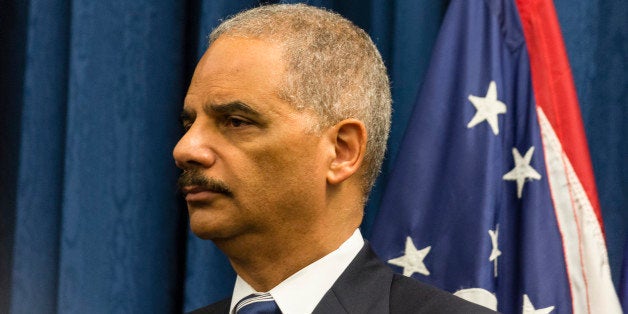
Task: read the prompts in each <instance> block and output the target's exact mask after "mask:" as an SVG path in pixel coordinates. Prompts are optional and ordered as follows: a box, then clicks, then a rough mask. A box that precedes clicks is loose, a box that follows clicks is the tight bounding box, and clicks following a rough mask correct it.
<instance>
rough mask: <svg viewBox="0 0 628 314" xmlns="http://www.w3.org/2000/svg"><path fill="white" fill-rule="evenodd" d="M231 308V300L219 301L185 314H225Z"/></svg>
mask: <svg viewBox="0 0 628 314" xmlns="http://www.w3.org/2000/svg"><path fill="white" fill-rule="evenodd" d="M230 306H231V298H227V299H223V300H220V301H218V302H216V303H213V304H210V305H208V306H204V307H202V308H199V309H196V310H194V311H191V312H188V313H187V314H227V313H229V307H230Z"/></svg>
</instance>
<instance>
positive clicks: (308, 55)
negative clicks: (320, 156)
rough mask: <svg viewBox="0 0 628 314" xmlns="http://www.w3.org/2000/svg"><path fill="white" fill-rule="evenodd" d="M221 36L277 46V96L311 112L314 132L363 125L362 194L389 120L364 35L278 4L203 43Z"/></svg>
mask: <svg viewBox="0 0 628 314" xmlns="http://www.w3.org/2000/svg"><path fill="white" fill-rule="evenodd" d="M222 35H225V36H238V37H247V38H261V39H268V40H271V41H273V42H277V43H278V44H279V45H280V46H281V47H282V49H283V58H284V60H285V62H286V68H287V74H286V76H287V77H286V78H285V79H286V81H285V82H284V84H282V85H283V87H282V88H281V89H282V90H281V91H279V93H280V96H281V97H282V98H284V99H286V100H287V101H289V102H291V103H292V104H294V105H295V106H296V107H297V108H298V109H304V108H307V109H311V110H313V111H314V112H315V113H316V114H317V116H318V118H319V121H318V124H317V125H316V128H317V129H318V130H321V129H323V128H327V127H331V126H333V125H335V124H337V123H338V122H340V121H342V120H344V119H349V118H354V119H357V120H360V121H362V122H363V123H364V124H365V126H366V130H367V144H366V153H365V155H364V167H363V168H364V171H363V172H362V177H363V180H362V188H363V192H364V194H365V196H366V195H368V192H369V191H370V190H371V188H372V187H373V184H374V183H375V179H376V178H377V175H378V174H379V171H380V168H381V165H382V161H383V159H384V153H385V151H386V141H387V139H388V132H389V130H390V115H391V97H390V84H389V82H388V76H387V75H386V67H385V66H384V62H383V61H382V57H381V55H380V54H379V52H378V51H377V48H376V47H375V44H373V41H371V39H370V37H369V36H368V34H366V32H364V31H363V30H362V29H360V28H359V27H357V26H355V25H354V24H353V23H351V22H350V21H348V20H347V19H345V18H343V17H342V16H340V15H339V14H336V13H333V12H329V11H326V10H324V9H320V8H315V7H311V6H307V5H304V4H296V5H289V4H280V5H266V6H261V7H258V8H254V9H251V10H248V11H244V12H241V13H239V14H237V15H235V16H233V17H231V18H230V19H228V20H226V21H224V22H223V23H222V24H220V25H219V26H218V27H217V28H216V29H214V31H213V32H212V33H211V34H210V36H209V44H210V45H211V44H212V43H213V42H214V41H215V40H216V39H217V38H218V37H220V36H222Z"/></svg>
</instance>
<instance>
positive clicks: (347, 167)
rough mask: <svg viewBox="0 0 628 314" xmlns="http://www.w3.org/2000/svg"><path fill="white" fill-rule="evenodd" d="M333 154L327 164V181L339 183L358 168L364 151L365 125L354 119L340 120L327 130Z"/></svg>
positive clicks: (362, 159)
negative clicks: (332, 145) (332, 146)
mask: <svg viewBox="0 0 628 314" xmlns="http://www.w3.org/2000/svg"><path fill="white" fill-rule="evenodd" d="M329 131H330V132H331V133H330V134H329V136H330V137H331V140H332V143H334V150H335V155H334V157H333V159H332V160H331V163H330V165H329V170H328V172H327V182H328V183H329V184H339V183H341V182H343V181H345V180H347V179H348V178H349V177H351V176H352V175H353V174H354V173H356V172H357V171H358V169H360V167H361V166H362V162H363V161H364V153H365V151H366V138H367V137H366V127H365V126H364V123H362V121H360V120H356V119H346V120H342V121H340V122H339V123H338V124H336V125H335V126H334V127H333V128H331V129H330V130H329Z"/></svg>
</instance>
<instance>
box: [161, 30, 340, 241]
mask: <svg viewBox="0 0 628 314" xmlns="http://www.w3.org/2000/svg"><path fill="white" fill-rule="evenodd" d="M284 76H285V74H284V64H283V61H282V60H281V49H280V48H279V47H277V46H276V45H275V44H273V43H270V42H266V41H263V40H256V39H244V38H235V37H225V36H223V37H221V38H219V39H218V40H216V41H215V42H214V43H213V44H212V45H211V47H210V48H209V49H208V50H207V52H206V53H205V55H204V56H203V58H202V59H201V61H200V62H199V64H198V66H197V68H196V70H195V73H194V76H193V78H192V82H191V84H190V87H189V90H188V93H187V95H186V97H185V104H184V108H183V113H182V120H183V125H184V128H185V129H186V132H185V134H184V135H183V137H182V138H181V140H180V141H179V143H178V144H177V145H176V147H175V148H174V152H173V155H174V158H175V160H176V164H177V166H178V167H179V168H181V169H183V170H184V172H183V175H182V177H181V180H180V184H181V185H182V191H183V193H184V194H185V195H186V201H187V205H188V211H189V215H190V225H191V228H192V230H193V231H194V233H196V234H197V235H198V236H199V237H201V238H206V239H207V238H209V239H214V240H217V239H228V238H233V237H236V236H242V235H245V236H256V235H264V236H268V235H271V237H272V236H281V235H285V234H290V233H294V232H297V233H301V232H304V231H305V230H307V229H304V228H307V225H308V221H310V222H311V221H312V219H315V217H316V216H317V215H320V211H318V209H320V208H321V206H324V201H325V200H324V199H325V187H326V179H325V173H326V167H325V165H326V164H327V163H328V161H329V159H330V158H329V154H327V153H328V152H329V145H328V141H326V140H325V139H326V137H325V136H324V132H322V133H321V134H317V133H314V132H312V131H311V125H312V122H313V121H316V118H315V115H314V114H312V113H311V112H309V111H307V110H301V111H298V110H296V109H295V108H294V107H293V106H292V105H291V104H289V103H287V102H286V101H284V100H282V99H281V98H280V97H279V96H278V91H279V89H280V84H281V82H283V77H284Z"/></svg>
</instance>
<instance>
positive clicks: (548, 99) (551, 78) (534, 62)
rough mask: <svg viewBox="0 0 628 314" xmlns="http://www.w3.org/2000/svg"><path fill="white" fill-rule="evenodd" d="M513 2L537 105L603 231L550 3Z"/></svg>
mask: <svg viewBox="0 0 628 314" xmlns="http://www.w3.org/2000/svg"><path fill="white" fill-rule="evenodd" d="M516 4H517V8H518V11H519V16H520V17H521V24H522V25H523V31H524V36H525V39H526V43H527V47H528V54H529V55H530V68H531V72H532V86H533V88H534V94H535V97H536V102H537V105H538V106H540V107H541V108H543V111H544V112H545V114H546V115H547V118H548V120H549V122H550V124H551V125H552V127H553V129H554V130H555V132H556V134H557V136H558V138H559V140H560V142H561V143H562V147H563V149H564V151H565V154H566V155H567V157H568V158H569V160H570V162H571V164H572V165H573V167H574V170H575V172H576V175H577V176H578V178H579V179H580V181H581V183H582V186H583V187H584V190H585V192H586V194H587V196H588V198H589V200H590V202H591V205H592V207H593V210H594V212H595V215H596V216H597V219H598V222H599V224H600V227H601V228H602V230H603V224H602V215H601V212H600V204H599V201H598V195H597V189H596V187H595V178H594V176H593V167H592V166H591V158H590V155H589V149H588V145H587V141H586V134H585V132H584V126H583V123H582V116H581V113H580V107H579V105H578V99H577V95H576V89H575V86H574V83H573V78H572V76H571V69H570V67H569V61H568V59H567V53H566V50H565V46H564V44H563V39H562V35H561V32H560V26H559V24H558V18H557V16H556V11H555V9H554V4H553V3H552V1H551V0H516Z"/></svg>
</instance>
